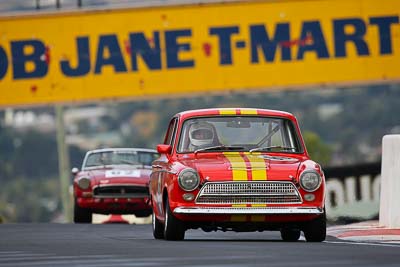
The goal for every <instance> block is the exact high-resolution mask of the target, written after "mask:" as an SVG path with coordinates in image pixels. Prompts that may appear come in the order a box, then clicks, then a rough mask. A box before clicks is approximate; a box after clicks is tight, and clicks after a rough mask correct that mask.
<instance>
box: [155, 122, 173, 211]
mask: <svg viewBox="0 0 400 267" xmlns="http://www.w3.org/2000/svg"><path fill="white" fill-rule="evenodd" d="M177 125H178V118H173V119H172V120H171V121H170V123H169V126H168V130H167V133H166V135H165V138H164V142H163V144H164V145H170V146H171V147H172V150H171V153H173V152H172V151H173V150H174V147H173V145H174V143H175V142H174V141H175V136H176V131H177ZM152 169H153V171H152V175H151V181H150V184H151V185H150V186H151V192H152V194H153V196H152V197H153V200H154V203H153V209H154V212H155V213H156V215H158V216H160V217H163V215H164V211H163V210H164V209H163V201H162V195H163V190H164V188H165V184H166V181H165V180H166V179H167V177H168V174H169V172H170V166H169V160H168V156H167V155H163V154H162V155H160V158H158V159H157V160H155V161H154V162H153V165H152Z"/></svg>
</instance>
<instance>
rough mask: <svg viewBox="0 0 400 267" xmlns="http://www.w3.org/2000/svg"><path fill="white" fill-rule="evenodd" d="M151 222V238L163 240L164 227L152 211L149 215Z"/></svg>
mask: <svg viewBox="0 0 400 267" xmlns="http://www.w3.org/2000/svg"><path fill="white" fill-rule="evenodd" d="M151 222H152V225H153V236H154V238H155V239H163V238H164V225H163V224H162V223H161V222H160V221H159V220H158V219H157V217H156V215H155V213H154V211H153V214H152V215H151Z"/></svg>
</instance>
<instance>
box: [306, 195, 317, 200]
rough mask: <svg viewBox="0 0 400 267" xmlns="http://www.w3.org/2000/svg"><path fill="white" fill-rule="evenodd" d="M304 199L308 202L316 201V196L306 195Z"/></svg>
mask: <svg viewBox="0 0 400 267" xmlns="http://www.w3.org/2000/svg"><path fill="white" fill-rule="evenodd" d="M304 199H305V200H306V201H314V199H315V195H314V194H305V195H304Z"/></svg>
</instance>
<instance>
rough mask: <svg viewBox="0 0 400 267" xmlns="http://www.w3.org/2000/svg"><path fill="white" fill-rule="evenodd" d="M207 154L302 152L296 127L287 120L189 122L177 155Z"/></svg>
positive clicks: (229, 118)
mask: <svg viewBox="0 0 400 267" xmlns="http://www.w3.org/2000/svg"><path fill="white" fill-rule="evenodd" d="M206 151H207V152H208V151H210V152H211V151H251V152H255V151H267V152H284V153H285V152H286V153H300V152H302V148H301V146H300V143H299V139H298V136H297V134H296V130H295V128H294V126H293V123H292V122H291V121H290V120H288V119H284V118H276V117H250V116H221V117H209V118H206V117H205V118H193V119H188V120H186V121H185V122H184V123H183V126H182V130H181V134H180V139H179V144H178V152H179V153H189V152H206Z"/></svg>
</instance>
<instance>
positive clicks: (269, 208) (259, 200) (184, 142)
mask: <svg viewBox="0 0 400 267" xmlns="http://www.w3.org/2000/svg"><path fill="white" fill-rule="evenodd" d="M157 150H158V152H159V153H160V154H161V157H160V158H159V159H157V160H155V161H154V162H153V165H152V167H153V172H152V174H151V178H150V197H151V203H152V207H153V215H152V220H153V235H154V237H155V238H156V239H162V238H164V239H167V240H182V239H184V236H185V231H186V230H188V229H197V228H201V229H202V230H204V231H206V232H209V231H217V230H222V231H237V232H243V231H264V230H276V231H280V233H281V237H282V239H283V240H285V241H296V240H298V239H299V237H300V232H301V231H303V232H304V236H305V238H306V240H307V241H314V242H320V241H323V240H325V236H326V216H325V206H324V201H325V178H324V173H323V171H322V169H321V166H320V165H319V164H318V163H316V162H314V161H312V160H310V158H309V155H308V153H307V150H306V147H305V145H304V141H303V139H302V136H301V134H300V129H299V126H298V123H297V120H296V118H295V117H294V116H293V115H292V114H290V113H287V112H283V111H275V110H265V109H244V108H242V109H203V110H192V111H186V112H181V113H178V114H176V115H175V116H174V117H173V118H172V120H171V121H170V123H169V127H168V130H167V133H166V136H165V139H164V143H163V144H160V145H158V146H157Z"/></svg>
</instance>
